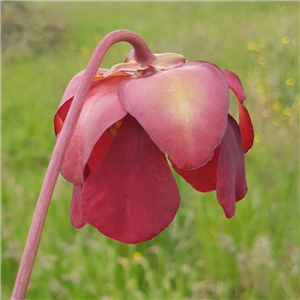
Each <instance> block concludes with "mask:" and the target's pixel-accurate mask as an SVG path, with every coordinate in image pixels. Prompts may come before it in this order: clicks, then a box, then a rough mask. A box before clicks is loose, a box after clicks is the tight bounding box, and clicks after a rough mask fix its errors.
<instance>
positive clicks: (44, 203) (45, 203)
mask: <svg viewBox="0 0 300 300" xmlns="http://www.w3.org/2000/svg"><path fill="white" fill-rule="evenodd" d="M121 41H124V42H128V43H130V44H131V45H132V46H133V47H134V49H135V53H136V56H137V58H138V59H139V62H140V63H141V64H142V65H147V64H150V63H151V62H152V61H153V60H154V58H155V57H154V55H153V54H152V52H151V51H150V49H149V48H148V46H147V44H146V43H145V42H144V40H143V39H142V38H141V37H140V36H139V35H137V34H136V33H134V32H132V31H129V30H117V31H114V32H112V33H110V34H108V35H106V36H105V37H104V38H103V39H102V40H101V41H100V43H99V44H98V45H97V47H96V49H95V51H94V53H93V55H92V57H91V59H90V61H89V63H88V65H87V68H86V70H85V72H84V75H83V78H82V80H81V82H80V86H79V88H78V92H77V94H76V95H75V97H74V101H73V103H72V105H71V107H70V110H69V113H68V115H67V118H66V120H65V122H64V126H63V128H62V131H61V132H60V135H59V138H58V139H57V143H56V146H55V148H54V151H53V154H52V157H51V160H50V163H49V166H48V169H47V173H46V175H45V178H44V182H43V185H42V188H41V192H40V195H39V198H38V201H37V204H36V209H35V212H34V215H33V219H32V222H31V226H30V230H29V233H28V237H27V241H26V245H25V249H24V252H23V256H22V259H21V264H20V267H19V271H18V275H17V278H16V281H15V286H14V289H13V293H12V296H11V299H24V298H25V295H26V291H27V287H28V284H29V280H30V276H31V273H32V269H33V265H34V261H35V257H36V254H37V250H38V246H39V243H40V239H41V234H42V230H43V226H44V223H45V219H46V215H47V212H48V207H49V204H50V201H51V197H52V193H53V190H54V187H55V184H56V181H57V178H58V174H59V170H60V166H61V164H62V161H63V158H64V156H65V153H66V151H67V148H68V145H69V142H70V139H71V136H72V134H73V131H74V129H75V126H76V123H77V120H78V118H79V115H80V112H81V110H82V107H83V104H84V100H85V98H86V97H87V94H88V92H89V90H90V87H91V85H92V82H93V78H94V76H95V74H96V72H97V69H98V68H99V65H100V64H101V62H102V60H103V58H104V55H105V54H106V52H107V51H108V50H109V48H110V47H111V46H112V45H113V44H115V43H118V42H121Z"/></svg>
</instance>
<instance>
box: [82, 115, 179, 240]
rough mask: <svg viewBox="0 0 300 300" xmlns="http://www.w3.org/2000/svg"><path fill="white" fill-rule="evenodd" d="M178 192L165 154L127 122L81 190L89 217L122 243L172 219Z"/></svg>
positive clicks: (144, 235) (151, 234)
mask: <svg viewBox="0 0 300 300" xmlns="http://www.w3.org/2000/svg"><path fill="white" fill-rule="evenodd" d="M179 202H180V196H179V192H178V189H177V185H176V182H175V180H174V177H173V174H172V172H171V170H170V168H169V165H168V163H167V160H166V158H165V155H164V154H163V153H162V152H161V151H160V150H159V149H158V148H157V146H156V145H155V144H154V143H153V142H152V141H151V139H150V138H149V136H148V134H147V133H146V132H145V131H144V130H143V129H142V127H141V126H140V125H139V124H138V123H137V122H136V121H135V120H132V121H126V122H124V123H123V124H122V125H121V127H120V128H119V129H118V133H117V136H116V138H115V139H114V140H113V142H112V145H111V147H110V149H109V151H108V152H107V154H106V155H105V157H104V158H103V160H101V162H100V163H99V164H98V165H97V166H96V168H95V169H94V170H93V171H92V172H91V174H90V176H88V178H87V179H86V181H85V183H84V185H83V190H82V207H83V213H84V217H85V220H86V221H87V222H88V223H89V224H91V225H92V226H94V227H95V228H97V229H98V230H99V231H100V232H102V233H103V234H104V235H106V236H108V237H110V238H112V239H115V240H118V241H120V242H123V243H129V244H135V243H139V242H143V241H147V240H150V239H152V238H154V237H155V236H156V235H158V234H159V233H160V232H161V231H162V230H164V229H165V228H166V227H167V226H168V225H169V224H170V223H171V222H172V220H173V219H174V217H175V214H176V212H177V209H178V207H179Z"/></svg>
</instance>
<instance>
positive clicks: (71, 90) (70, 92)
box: [59, 69, 107, 108]
mask: <svg viewBox="0 0 300 300" xmlns="http://www.w3.org/2000/svg"><path fill="white" fill-rule="evenodd" d="M84 71H85V70H82V71H80V72H79V73H77V74H76V75H75V76H74V77H73V78H72V79H71V80H70V82H69V84H68V85H67V87H66V89H65V92H64V94H63V96H62V99H61V100H60V103H59V108H60V107H61V106H62V105H63V104H64V103H66V102H67V101H68V100H70V99H71V98H73V97H74V96H75V94H76V92H77V90H78V87H79V84H80V81H81V78H82V77H83V74H84ZM106 71H107V69H98V71H97V75H96V76H95V78H94V82H98V81H99V80H103V76H102V75H103V74H104V73H105V72H106ZM93 86H94V83H93V85H92V88H93Z"/></svg>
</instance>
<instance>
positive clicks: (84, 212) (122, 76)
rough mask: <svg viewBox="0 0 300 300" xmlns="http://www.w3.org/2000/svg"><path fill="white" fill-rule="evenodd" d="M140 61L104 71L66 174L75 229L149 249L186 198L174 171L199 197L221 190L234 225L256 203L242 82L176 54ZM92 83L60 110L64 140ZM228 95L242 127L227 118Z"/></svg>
mask: <svg viewBox="0 0 300 300" xmlns="http://www.w3.org/2000/svg"><path fill="white" fill-rule="evenodd" d="M139 51H140V52H141V51H142V50H140V49H139V47H138V45H137V46H136V47H135V50H132V51H131V52H130V53H129V54H128V55H127V57H126V58H125V61H124V62H123V63H120V64H117V65H115V66H113V67H111V68H110V69H98V71H97V73H96V74H95V76H94V78H93V82H92V85H91V88H90V90H89V93H88V95H87V97H86V99H85V103H84V106H83V108H82V111H81V114H80V117H79V120H78V122H77V125H76V128H75V131H74V133H73V135H72V137H71V141H70V144H69V146H68V149H67V152H66V155H65V158H64V161H63V164H62V167H61V174H62V176H63V177H64V178H65V179H66V180H68V181H69V182H71V183H72V184H73V195H72V200H71V208H70V215H71V223H72V224H73V226H74V227H76V228H81V227H83V226H84V225H85V224H87V223H88V224H90V225H92V226H94V227H95V228H97V229H98V230H99V231H100V232H102V233H103V234H104V235H106V236H108V237H110V238H113V239H115V240H118V241H121V242H124V243H138V242H142V241H147V240H150V239H152V238H153V237H155V236H156V235H157V234H159V233H160V232H161V231H162V230H163V229H165V228H166V227H167V226H168V225H169V224H170V223H171V222H172V220H173V219H174V217H175V214H176V212H177V210H178V207H179V202H180V196H179V192H178V188H177V185H176V182H175V180H174V177H173V174H172V171H171V168H170V165H172V166H173V169H174V170H175V171H176V172H177V173H178V174H179V175H181V176H182V177H183V178H184V179H185V180H186V181H187V182H188V183H189V184H191V185H192V186H193V187H194V188H195V189H196V190H197V191H201V192H209V191H212V190H216V194H217V199H218V201H219V203H220V205H221V206H222V208H223V210H224V212H225V215H226V217H227V218H231V217H232V216H233V215H234V213H235V209H236V202H237V201H239V200H241V199H243V198H244V197H245V195H246V193H247V184H246V179H245V162H244V153H246V152H247V151H248V150H249V149H250V148H251V147H252V143H253V135H254V134H253V128H252V124H251V119H250V116H249V113H248V111H247V109H246V107H245V104H244V100H245V98H246V96H245V93H244V90H243V87H242V84H241V82H240V80H239V78H238V77H237V76H236V75H235V74H234V73H232V72H230V71H228V70H222V69H220V68H219V67H217V66H216V65H214V64H212V63H209V62H205V61H190V62H188V61H186V59H185V58H184V57H183V56H182V55H179V54H174V53H165V54H152V53H151V55H152V56H151V59H150V60H149V59H147V63H145V61H144V60H143V55H142V54H141V53H139ZM84 75H85V71H81V72H79V73H78V74H77V75H75V76H74V77H73V79H72V80H71V81H70V83H69V85H68V86H67V88H66V90H65V93H64V95H63V97H62V100H61V102H60V104H59V108H58V111H57V113H56V115H55V119H54V124H55V133H56V135H57V137H58V138H59V134H60V131H61V130H62V127H63V124H64V122H65V119H66V117H67V115H68V112H69V109H70V106H71V104H72V101H73V99H74V96H75V95H76V93H77V90H78V86H79V84H80V81H81V80H82V78H83V77H84ZM229 90H232V91H233V92H234V94H235V96H236V99H237V103H238V108H239V120H238V123H237V122H236V121H235V119H234V118H233V117H232V116H230V115H229V113H228V111H229V100H230V96H229ZM168 160H169V162H170V163H168Z"/></svg>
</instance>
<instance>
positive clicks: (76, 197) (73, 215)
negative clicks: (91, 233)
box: [70, 185, 86, 228]
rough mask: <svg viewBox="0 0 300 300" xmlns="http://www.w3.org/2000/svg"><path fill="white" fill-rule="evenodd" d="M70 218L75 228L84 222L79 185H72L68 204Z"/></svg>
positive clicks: (81, 225)
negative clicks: (69, 203)
mask: <svg viewBox="0 0 300 300" xmlns="http://www.w3.org/2000/svg"><path fill="white" fill-rule="evenodd" d="M70 220H71V223H72V225H73V226H74V227H75V228H81V227H83V226H84V225H85V224H86V222H85V220H84V217H83V215H82V209H81V186H75V185H74V186H73V195H72V200H71V206H70Z"/></svg>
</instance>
